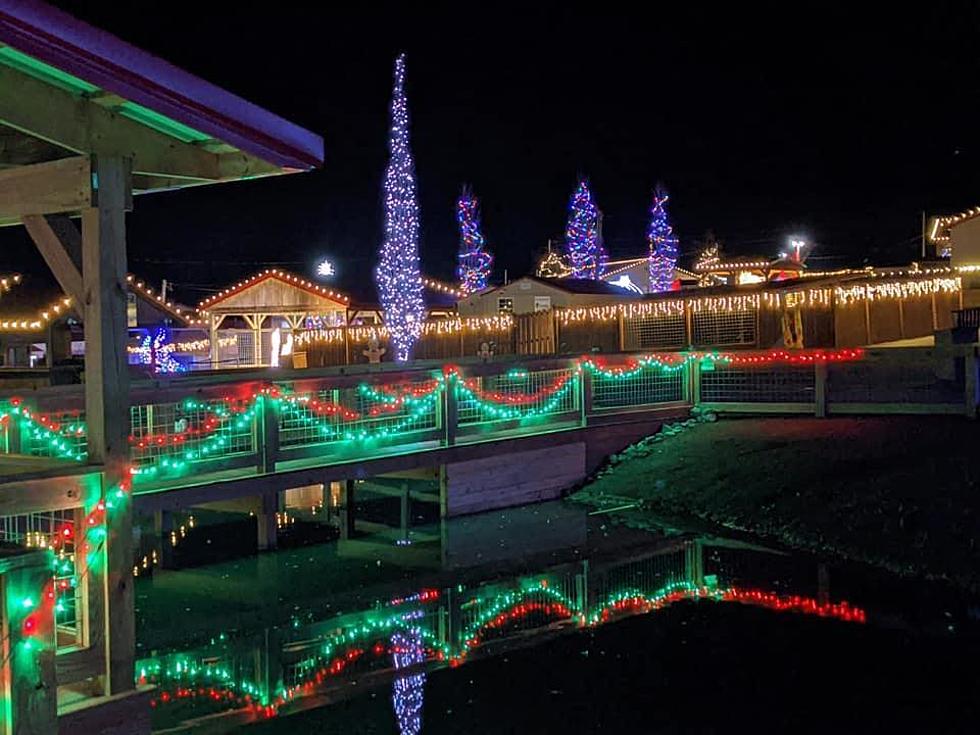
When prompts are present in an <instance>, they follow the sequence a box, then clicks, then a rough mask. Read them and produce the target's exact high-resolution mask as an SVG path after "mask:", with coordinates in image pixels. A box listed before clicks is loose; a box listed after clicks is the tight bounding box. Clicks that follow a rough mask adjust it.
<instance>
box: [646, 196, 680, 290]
mask: <svg viewBox="0 0 980 735" xmlns="http://www.w3.org/2000/svg"><path fill="white" fill-rule="evenodd" d="M668 199H670V197H669V195H668V194H667V192H666V190H664V188H663V187H662V186H660V185H659V184H658V185H657V188H656V189H655V190H654V192H653V206H652V207H651V208H650V228H649V229H648V230H647V241H648V242H649V243H650V263H649V265H650V290H651V291H652V292H653V293H662V292H664V291H670V290H671V289H672V288H673V287H674V270H675V268H676V267H677V245H678V240H677V237H675V236H674V228H673V227H671V226H670V219H669V218H668V216H667V200H668Z"/></svg>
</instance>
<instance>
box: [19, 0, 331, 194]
mask: <svg viewBox="0 0 980 735" xmlns="http://www.w3.org/2000/svg"><path fill="white" fill-rule="evenodd" d="M0 147H2V148H3V149H4V159H5V160H4V164H5V166H7V167H9V166H22V165H29V164H36V163H45V162H52V161H58V160H60V159H63V158H68V157H71V156H84V155H90V154H103V155H120V156H124V157H126V158H130V159H131V160H132V162H133V164H132V165H133V169H132V170H133V188H134V190H135V191H136V192H141V191H154V190H161V189H175V188H182V187H185V186H191V185H197V184H203V183H212V182H218V181H227V180H234V179H241V178H252V177H255V176H266V175H271V174H280V173H288V172H292V171H302V170H308V169H311V168H314V167H316V166H319V165H321V164H322V163H323V140H322V138H321V137H320V136H318V135H316V134H314V133H311V132H309V131H307V130H305V129H303V128H301V127H299V126H298V125H295V124H293V123H291V122H288V121H286V120H284V119H283V118H281V117H278V116H277V115H274V114H272V113H271V112H268V111H266V110H264V109H262V108H261V107H258V106H256V105H254V104H252V103H250V102H247V101H245V100H243V99H242V98H240V97H237V96H236V95H233V94H231V93H230V92H227V91H225V90H223V89H221V88H220V87H217V86H215V85H213V84H211V83H209V82H206V81H204V80H203V79H200V78H198V77H195V76H194V75H192V74H189V73H188V72H185V71H183V70H182V69H179V68H177V67H175V66H173V65H172V64H170V63H168V62H166V61H164V60H162V59H160V58H157V57H156V56H153V55H152V54H149V53H147V52H146V51H143V50H141V49H139V48H136V47H135V46H132V45H130V44H128V43H126V42H125V41H122V40H120V39H118V38H116V37H115V36H113V35H111V34H109V33H106V32H105V31H102V30H99V29H97V28H94V27H92V26H90V25H88V24H86V23H83V22H81V21H79V20H77V19H75V18H73V17H72V16H70V15H68V14H67V13H64V12H62V11H60V10H57V9H55V8H53V7H51V6H49V5H46V4H45V3H42V2H38V1H37V0H6V1H5V2H4V3H3V4H2V6H0Z"/></svg>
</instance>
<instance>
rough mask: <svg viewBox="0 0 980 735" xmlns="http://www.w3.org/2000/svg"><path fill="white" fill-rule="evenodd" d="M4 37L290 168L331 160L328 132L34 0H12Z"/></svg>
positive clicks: (4, 12)
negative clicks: (294, 120) (302, 124)
mask: <svg viewBox="0 0 980 735" xmlns="http://www.w3.org/2000/svg"><path fill="white" fill-rule="evenodd" d="M0 41H3V42H4V43H8V44H10V45H11V46H13V47H14V48H16V49H18V50H20V51H22V52H24V53H26V54H29V55H31V56H33V57H35V58H36V59H38V60H39V61H43V62H45V63H47V64H51V65H52V66H55V67H57V68H59V69H62V70H63V71H66V72H68V73H70V74H73V75H75V76H77V77H79V78H80V79H84V80H85V81H88V82H90V83H91V84H94V85H96V86H98V87H100V88H102V89H105V90H107V91H109V92H112V93H114V94H117V95H119V96H121V97H124V98H125V99H127V100H130V101H132V102H136V103H138V104H140V105H143V106H145V107H148V108H149V109H151V110H154V111H155V112H158V113H159V114H162V115H165V116H167V117H170V118H172V119H173V120H177V121H178V122H181V123H183V124H185V125H188V126H190V127H192V128H194V129H196V130H199V131H201V132H203V133H206V134H208V135H211V136H213V137H214V138H216V139H217V140H220V141H222V142H225V143H228V144H230V145H232V146H234V147H236V148H238V149H240V150H242V151H244V152H246V153H250V154H252V155H254V156H256V157H258V158H260V159H262V160H263V161H266V162H268V163H271V164H273V165H275V166H278V167H281V168H282V169H284V170H287V171H288V170H308V169H311V168H316V167H318V166H321V165H323V138H321V137H320V136H319V135H316V134H314V133H311V132H309V131H308V130H305V129H304V128H302V127H300V126H298V125H295V124H294V123H291V122H289V121H287V120H284V119H283V118H281V117H279V116H277V115H274V114H272V113H271V112H268V111H267V110H264V109H262V108H261V107H259V106H257V105H254V104H252V103H250V102H247V101H246V100H244V99H242V98H240V97H238V96H236V95H233V94H231V93H230V92H227V91H225V90H223V89H221V88H220V87H217V86H215V85H213V84H211V83H209V82H206V81H204V80H203V79H200V78H198V77H196V76H194V75H192V74H189V73H188V72H185V71H184V70H182V69H179V68H177V67H175V66H174V65H172V64H170V63H168V62H166V61H164V60H162V59H159V58H157V57H156V56H153V55H152V54H149V53H147V52H146V51H143V50H141V49H138V48H136V47H135V46H132V45H130V44H128V43H126V42H124V41H122V40H120V39H118V38H116V37H115V36H113V35H111V34H109V33H106V32H105V31H102V30H99V29H97V28H94V27H92V26H90V25H88V24H86V23H83V22H81V21H79V20H76V19H75V18H73V17H72V16H70V15H68V14H67V13H64V12H62V11H60V10H57V9H55V8H52V7H51V6H49V5H46V4H44V3H41V2H36V1H34V0H6V1H5V2H4V5H3V7H2V8H0Z"/></svg>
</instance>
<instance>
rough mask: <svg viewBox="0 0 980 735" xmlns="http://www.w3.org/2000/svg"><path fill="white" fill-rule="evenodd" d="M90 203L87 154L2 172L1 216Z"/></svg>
mask: <svg viewBox="0 0 980 735" xmlns="http://www.w3.org/2000/svg"><path fill="white" fill-rule="evenodd" d="M0 69H2V67H0ZM2 85H3V82H2V81H0V87H2ZM90 206H92V171H91V163H90V161H89V159H88V157H87V156H77V157H74V158H63V159H61V160H60V161H50V162H47V163H35V164H33V165H31V166H19V167H17V168H10V169H6V170H4V171H0V218H4V219H7V218H10V219H20V218H21V217H23V216H24V215H26V214H57V213H61V212H77V211H79V210H81V209H84V208H86V207H90Z"/></svg>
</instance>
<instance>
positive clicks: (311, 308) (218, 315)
mask: <svg viewBox="0 0 980 735" xmlns="http://www.w3.org/2000/svg"><path fill="white" fill-rule="evenodd" d="M349 305H350V299H349V298H348V297H347V296H345V295H343V294H341V293H340V292H338V291H334V290H333V289H330V288H325V287H323V286H318V285H317V284H315V283H313V282H311V281H308V280H306V279H305V278H302V277H300V276H297V275H294V274H292V273H288V272H286V271H283V270H277V269H272V270H265V271H262V272H261V273H257V274H255V275H254V276H252V277H251V278H247V279H245V280H244V281H241V282H239V283H237V284H235V285H234V286H231V287H230V288H226V289H225V290H223V291H221V292H219V293H217V294H215V295H214V296H212V297H211V298H209V299H206V300H205V301H202V302H201V304H200V306H199V310H198V311H199V314H200V316H201V318H202V319H204V320H205V321H206V322H207V324H208V339H209V342H210V349H211V365H212V367H214V368H217V367H218V366H219V363H220V362H221V361H220V355H219V349H218V344H219V343H218V330H219V329H221V328H222V325H224V324H225V322H226V321H231V320H233V319H235V318H236V317H237V318H238V319H240V320H242V321H243V322H244V323H245V326H246V329H245V330H243V333H241V334H239V338H238V340H237V349H239V350H240V351H241V350H245V352H246V353H247V352H249V351H251V353H252V355H251V359H250V360H249V359H246V360H245V364H248V363H249V362H251V364H252V365H255V366H259V365H269V364H278V360H277V359H276V358H277V357H278V355H273V354H272V352H273V343H274V342H278V343H279V344H280V345H282V344H283V342H282V337H281V335H280V337H279V339H276V338H275V335H276V334H277V333H278V332H279V331H282V330H285V331H287V332H291V331H294V330H299V329H304V328H309V327H310V326H311V322H313V323H314V324H315V326H316V328H318V329H319V328H323V327H342V326H345V325H346V324H347V308H348V306H349ZM246 337H247V339H245V338H246ZM247 357H248V356H247V355H246V358H247Z"/></svg>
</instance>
